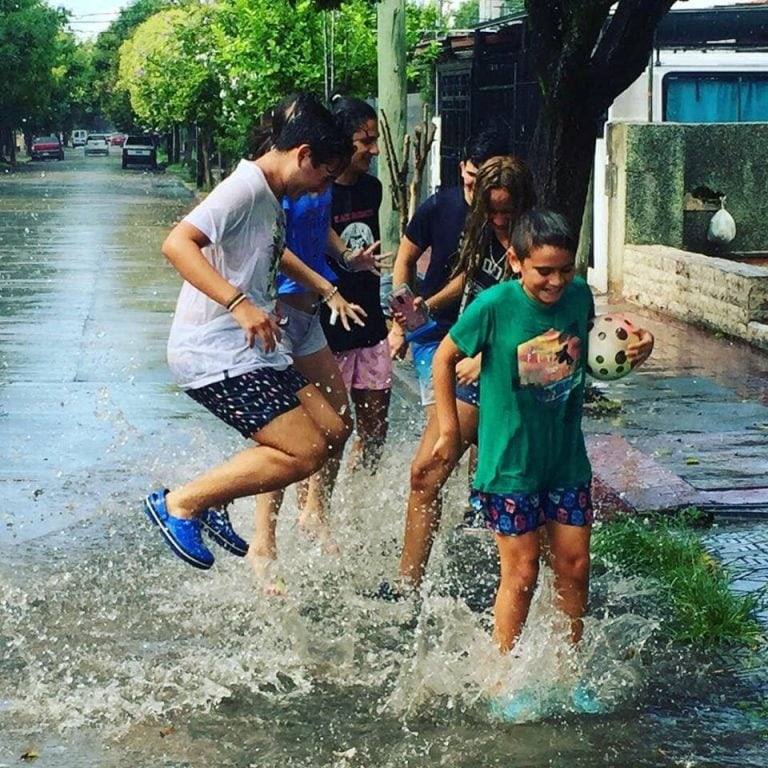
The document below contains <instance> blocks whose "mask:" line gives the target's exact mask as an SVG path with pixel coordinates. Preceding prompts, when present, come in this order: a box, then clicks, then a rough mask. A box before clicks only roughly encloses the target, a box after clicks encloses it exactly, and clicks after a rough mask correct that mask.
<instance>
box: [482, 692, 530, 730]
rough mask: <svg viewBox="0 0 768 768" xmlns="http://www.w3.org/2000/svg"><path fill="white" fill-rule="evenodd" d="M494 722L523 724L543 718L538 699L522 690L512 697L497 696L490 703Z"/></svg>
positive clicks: (489, 706) (489, 707)
mask: <svg viewBox="0 0 768 768" xmlns="http://www.w3.org/2000/svg"><path fill="white" fill-rule="evenodd" d="M488 709H489V712H490V715H491V717H492V718H493V719H494V720H501V721H502V722H505V723H521V722H526V721H528V720H534V719H538V718H539V717H541V713H540V710H539V707H538V702H537V700H536V698H535V697H534V696H533V694H532V693H531V692H530V691H526V690H521V691H517V692H516V693H514V694H512V695H510V696H497V697H496V698H493V699H491V700H490V701H489V702H488Z"/></svg>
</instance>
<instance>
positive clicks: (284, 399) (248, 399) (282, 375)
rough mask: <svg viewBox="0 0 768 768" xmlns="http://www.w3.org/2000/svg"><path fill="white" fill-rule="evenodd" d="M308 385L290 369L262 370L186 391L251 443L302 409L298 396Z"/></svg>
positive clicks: (289, 367) (297, 373)
mask: <svg viewBox="0 0 768 768" xmlns="http://www.w3.org/2000/svg"><path fill="white" fill-rule="evenodd" d="M307 384H308V382H307V380H306V379H305V378H304V377H303V376H302V375H301V374H300V373H299V372H298V371H297V370H296V369H295V368H294V367H293V366H290V365H289V366H288V367H287V368H285V369H283V370H282V371H280V370H277V369H276V368H259V369H258V370H255V371H249V372H248V373H243V374H241V375H240V376H233V377H232V378H226V379H222V381H216V382H214V383H213V384H207V385H206V386H204V387H198V388H197V389H187V390H185V391H186V393H187V394H188V395H189V396H190V397H191V398H192V399H193V400H195V401H196V402H198V403H200V405H202V406H204V407H206V408H207V409H208V410H209V411H210V412H211V413H212V414H213V415H214V416H218V418H220V419H221V420H222V421H223V422H225V423H227V424H229V426H230V427H234V428H235V429H236V430H237V431H238V432H239V433H240V434H241V435H242V436H243V437H245V438H249V439H250V438H252V437H253V436H254V435H255V434H256V433H257V432H258V431H259V430H260V429H262V428H263V427H266V426H267V424H269V422H270V421H272V420H273V419H276V418H277V417H278V416H280V415H281V414H283V413H287V412H288V411H292V410H293V409H294V408H297V407H298V406H299V405H300V402H299V398H298V396H297V392H298V391H299V390H301V389H304V387H306V386H307Z"/></svg>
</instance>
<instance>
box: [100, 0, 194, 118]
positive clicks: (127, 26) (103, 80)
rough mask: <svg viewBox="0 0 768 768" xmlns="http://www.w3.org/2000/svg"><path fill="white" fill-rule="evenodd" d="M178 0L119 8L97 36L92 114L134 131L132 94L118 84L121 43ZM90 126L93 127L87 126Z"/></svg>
mask: <svg viewBox="0 0 768 768" xmlns="http://www.w3.org/2000/svg"><path fill="white" fill-rule="evenodd" d="M179 4H180V3H179V2H178V1H177V0H135V2H133V3H131V4H130V5H128V6H127V7H125V8H123V9H122V10H121V11H120V15H119V16H118V18H117V19H116V20H115V21H114V22H112V24H110V25H109V27H108V28H107V29H106V30H104V31H103V32H101V33H100V34H99V36H98V37H97V39H96V43H95V45H94V48H93V55H92V67H93V84H92V94H93V99H94V102H93V106H92V109H91V112H92V113H93V114H101V115H104V116H105V117H106V118H107V119H109V120H110V121H111V122H112V123H114V125H115V126H116V127H117V128H120V129H122V130H132V129H133V128H134V127H135V115H134V112H133V110H132V108H131V103H130V96H129V94H128V92H127V91H126V90H125V89H124V88H120V87H119V86H118V84H117V83H118V79H119V67H120V46H121V45H122V44H123V43H124V42H125V41H126V40H127V39H128V38H130V37H131V36H132V35H133V32H134V30H135V29H136V28H137V27H138V26H139V25H140V24H141V23H142V22H143V21H146V19H148V18H149V17H150V16H152V14H154V13H157V12H158V11H161V10H164V9H166V8H169V7H172V6H176V5H179ZM87 127H90V126H87Z"/></svg>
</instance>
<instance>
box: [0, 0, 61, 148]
mask: <svg viewBox="0 0 768 768" xmlns="http://www.w3.org/2000/svg"><path fill="white" fill-rule="evenodd" d="M66 20H67V15H66V13H65V12H64V11H63V10H61V9H58V10H54V9H53V8H51V7H50V6H48V5H46V4H45V3H44V2H41V1H40V0H0V83H2V88H1V90H0V130H1V131H3V132H4V135H5V136H7V135H9V132H10V131H11V130H14V129H18V128H23V129H24V131H25V133H27V135H29V134H30V133H31V132H35V131H40V130H54V129H57V128H58V127H59V126H58V125H57V124H56V123H55V117H56V114H55V112H56V110H55V104H56V96H57V93H58V92H59V85H60V83H61V80H62V78H63V77H64V75H65V73H66V66H65V65H64V63H63V62H64V60H65V58H66V51H67V47H68V40H67V36H66V35H65V34H64V32H63V29H64V25H65V23H66Z"/></svg>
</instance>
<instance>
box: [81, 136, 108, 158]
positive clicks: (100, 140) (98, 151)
mask: <svg viewBox="0 0 768 768" xmlns="http://www.w3.org/2000/svg"><path fill="white" fill-rule="evenodd" d="M83 151H84V152H85V156H86V157H88V155H108V154H109V142H108V141H107V135H106V134H105V133H89V134H88V138H87V139H86V140H85V148H84V149H83Z"/></svg>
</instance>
